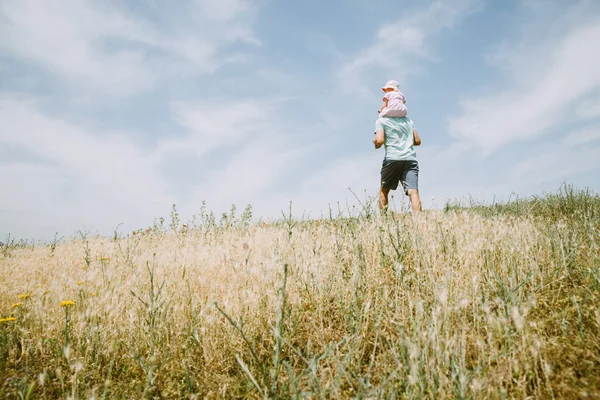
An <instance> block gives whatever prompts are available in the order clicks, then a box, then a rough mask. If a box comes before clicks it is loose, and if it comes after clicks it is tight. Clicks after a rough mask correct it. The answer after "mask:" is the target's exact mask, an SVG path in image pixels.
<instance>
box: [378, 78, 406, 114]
mask: <svg viewBox="0 0 600 400" xmlns="http://www.w3.org/2000/svg"><path fill="white" fill-rule="evenodd" d="M381 90H383V91H384V92H385V95H384V96H383V104H382V105H381V108H380V109H379V111H377V112H378V113H379V116H380V117H401V118H403V117H406V114H407V110H406V106H405V104H406V98H405V97H404V95H403V94H402V92H401V91H400V88H399V84H398V82H397V81H388V82H387V83H386V84H385V86H384V87H382V88H381Z"/></svg>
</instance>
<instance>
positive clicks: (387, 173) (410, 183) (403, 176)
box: [381, 160, 419, 194]
mask: <svg viewBox="0 0 600 400" xmlns="http://www.w3.org/2000/svg"><path fill="white" fill-rule="evenodd" d="M399 182H402V187H403V188H404V193H406V194H408V190H409V189H416V190H419V163H418V162H416V161H414V160H383V164H382V165H381V187H382V188H384V189H389V190H396V189H397V188H398V183H399Z"/></svg>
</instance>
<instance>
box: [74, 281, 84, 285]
mask: <svg viewBox="0 0 600 400" xmlns="http://www.w3.org/2000/svg"><path fill="white" fill-rule="evenodd" d="M76 283H77V284H78V285H80V286H81V285H83V284H84V283H85V282H84V281H77V282H76Z"/></svg>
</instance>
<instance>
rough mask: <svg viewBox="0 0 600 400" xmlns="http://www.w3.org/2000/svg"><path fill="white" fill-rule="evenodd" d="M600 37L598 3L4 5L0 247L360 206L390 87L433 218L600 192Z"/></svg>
mask: <svg viewBox="0 0 600 400" xmlns="http://www.w3.org/2000/svg"><path fill="white" fill-rule="evenodd" d="M598 43H600V3H599V2H598V1H594V0H589V1H572V2H567V3H565V2H561V1H546V0H539V1H527V0H522V1H510V0H507V1H491V0H490V1H484V0H454V1H441V0H434V1H419V2H416V1H408V0H407V1H386V0H379V1H376V2H368V1H364V0H347V1H329V2H322V1H315V0H309V1H303V2H291V1H281V0H187V1H179V2H176V3H174V2H168V1H166V0H153V1H147V2H134V1H105V2H96V1H92V0H61V1H58V0H47V1H46V0H0V176H2V177H3V179H2V181H3V182H2V196H0V235H1V238H3V237H4V236H5V235H6V234H8V233H9V232H10V233H12V234H13V235H16V236H17V237H24V238H42V239H48V238H50V237H52V236H53V235H54V232H56V231H58V232H59V233H61V234H64V235H71V234H73V233H74V232H76V231H77V230H80V229H88V230H91V231H99V232H100V233H103V234H107V233H110V232H112V230H113V229H114V228H115V227H116V226H117V225H118V224H119V223H123V226H122V227H121V228H120V229H122V230H130V229H135V228H140V227H145V226H148V225H150V224H152V222H153V220H154V218H155V217H159V216H167V215H168V213H169V210H170V207H171V205H172V204H177V206H178V208H179V210H180V212H181V214H182V217H183V218H184V219H187V218H190V217H191V215H192V214H193V213H197V212H198V211H199V209H200V206H201V202H202V200H205V201H206V202H207V204H208V207H209V209H211V210H213V211H215V212H222V211H226V210H228V209H229V208H230V205H231V204H236V205H237V206H238V209H243V207H245V205H246V204H251V205H252V206H253V209H254V215H255V217H257V218H258V217H264V218H272V217H277V216H279V215H280V212H281V210H284V209H287V207H288V204H289V202H290V201H292V202H293V209H294V210H295V213H296V214H297V215H301V214H303V213H305V214H309V213H310V215H312V216H315V217H318V216H320V215H321V214H322V213H325V214H328V210H329V205H330V204H331V205H334V207H333V208H334V209H336V208H337V205H336V204H337V203H338V202H340V203H341V204H344V205H345V204H346V202H348V203H349V204H356V202H355V200H354V197H353V195H352V193H351V192H350V191H349V188H350V189H352V190H353V191H354V192H355V193H357V194H359V196H361V197H364V196H365V191H366V194H367V195H369V196H374V195H376V193H377V190H378V184H379V168H380V164H381V159H382V158H383V152H382V151H375V150H374V149H373V146H372V143H371V140H372V135H373V126H374V121H375V118H376V115H377V113H376V110H377V109H378V108H379V105H380V99H381V96H382V92H381V89H380V88H381V86H382V85H383V83H385V82H386V81H387V80H389V79H396V80H398V81H400V85H401V89H402V90H403V92H404V93H405V95H406V97H407V106H408V110H409V116H410V117H411V118H412V119H413V120H414V122H415V124H416V125H417V127H418V129H419V132H420V134H421V137H422V139H423V145H422V146H421V147H420V148H418V153H417V154H418V159H419V162H420V192H421V196H422V199H423V202H424V205H425V207H426V208H436V207H437V208H440V207H442V206H443V205H444V203H445V201H446V200H447V199H456V198H466V197H468V196H471V197H473V198H475V199H479V200H486V201H491V200H492V199H494V198H495V199H496V200H506V199H508V198H509V196H511V194H512V193H516V194H519V195H520V196H527V195H532V194H540V193H542V192H544V191H552V192H554V191H556V190H557V189H558V188H559V186H560V185H561V183H562V182H563V181H566V182H569V183H573V184H575V185H576V186H578V187H580V188H583V187H590V188H591V189H593V190H594V191H596V192H600V178H598V176H599V173H600V52H598ZM395 201H396V203H397V204H398V205H400V204H404V203H405V202H406V200H405V199H403V198H402V196H401V194H400V193H397V194H396V196H395Z"/></svg>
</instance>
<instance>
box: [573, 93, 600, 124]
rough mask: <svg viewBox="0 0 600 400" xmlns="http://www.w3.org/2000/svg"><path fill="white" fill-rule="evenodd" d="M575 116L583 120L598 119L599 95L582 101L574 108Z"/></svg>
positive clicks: (599, 113)
mask: <svg viewBox="0 0 600 400" xmlns="http://www.w3.org/2000/svg"><path fill="white" fill-rule="evenodd" d="M575 114H577V115H578V116H579V117H581V118H583V119H594V118H600V95H596V96H590V97H588V98H586V99H584V100H583V101H582V102H581V103H579V105H577V107H575Z"/></svg>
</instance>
